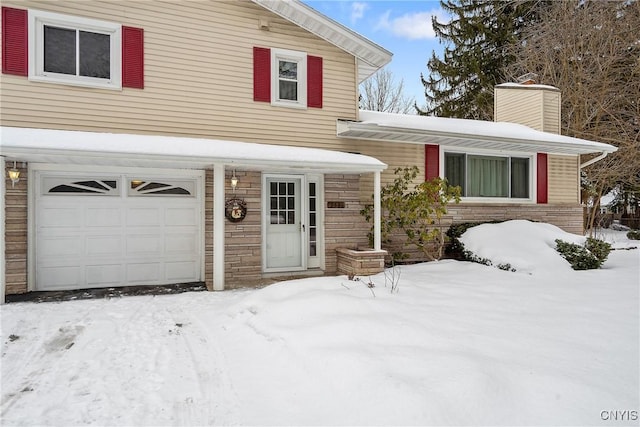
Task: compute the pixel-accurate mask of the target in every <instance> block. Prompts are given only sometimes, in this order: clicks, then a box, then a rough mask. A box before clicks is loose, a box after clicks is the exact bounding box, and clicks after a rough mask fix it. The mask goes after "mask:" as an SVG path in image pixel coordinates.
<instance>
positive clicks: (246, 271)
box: [224, 171, 262, 289]
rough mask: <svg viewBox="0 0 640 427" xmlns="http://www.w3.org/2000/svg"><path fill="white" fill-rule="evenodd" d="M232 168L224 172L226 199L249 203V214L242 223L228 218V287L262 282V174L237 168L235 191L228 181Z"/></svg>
mask: <svg viewBox="0 0 640 427" xmlns="http://www.w3.org/2000/svg"><path fill="white" fill-rule="evenodd" d="M232 175H233V171H227V173H226V175H225V182H226V185H225V190H226V197H225V201H226V200H228V199H230V198H234V197H237V198H239V199H244V201H245V203H246V204H247V215H246V216H245V218H244V219H243V220H242V221H240V222H231V221H228V220H227V219H226V218H225V219H224V221H225V237H224V245H225V249H226V250H225V258H224V260H225V267H224V268H225V289H234V288H238V287H242V286H254V285H260V284H262V230H261V223H262V210H261V207H262V200H261V195H262V189H261V187H262V175H261V173H260V172H241V171H236V177H237V178H238V186H237V188H236V192H235V194H234V193H233V191H232V189H231V186H230V185H229V183H230V182H231V176H232Z"/></svg>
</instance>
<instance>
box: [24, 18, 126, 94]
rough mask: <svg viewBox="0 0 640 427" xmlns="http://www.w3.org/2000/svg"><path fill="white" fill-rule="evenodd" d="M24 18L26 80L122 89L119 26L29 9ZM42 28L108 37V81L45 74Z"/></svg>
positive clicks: (77, 76)
mask: <svg viewBox="0 0 640 427" xmlns="http://www.w3.org/2000/svg"><path fill="white" fill-rule="evenodd" d="M28 15H29V18H28V28H29V30H28V33H29V37H28V39H29V41H28V45H29V80H31V81H37V82H45V83H58V84H67V85H73V86H83V87H94V88H101V89H113V90H120V89H121V88H122V65H121V64H122V26H121V25H120V24H117V23H114V22H108V21H101V20H97V19H89V18H83V17H78V16H71V15H63V14H60V13H53V12H44V11H41V10H34V9H29V11H28ZM45 25H49V26H56V27H61V28H68V29H74V30H82V31H87V32H93V33H100V34H106V35H108V36H109V42H110V57H109V68H110V72H109V79H102V78H97V77H86V76H80V75H68V74H60V73H52V72H47V71H45V70H44V27H45ZM76 50H77V48H76ZM78 55H79V53H78V52H76V58H77V57H78ZM76 72H78V70H76Z"/></svg>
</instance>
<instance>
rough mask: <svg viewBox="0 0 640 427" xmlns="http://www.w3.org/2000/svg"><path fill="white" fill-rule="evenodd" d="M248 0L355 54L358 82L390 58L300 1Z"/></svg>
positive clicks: (387, 53) (383, 49)
mask: <svg viewBox="0 0 640 427" xmlns="http://www.w3.org/2000/svg"><path fill="white" fill-rule="evenodd" d="M252 1H253V2H254V3H256V4H259V5H260V6H262V7H264V8H265V9H267V10H269V11H271V12H273V13H275V14H276V15H279V16H281V17H283V18H285V19H286V20H288V21H290V22H292V23H294V24H296V25H298V26H299V27H302V28H304V29H305V30H307V31H309V32H310V33H312V34H315V35H316V36H318V37H320V38H321V39H324V40H326V41H328V42H329V43H331V44H333V45H335V46H337V47H338V48H340V49H342V50H344V51H345V52H347V53H350V54H351V55H353V56H355V57H356V58H357V60H358V82H359V83H362V82H363V81H364V80H366V79H367V78H368V77H370V76H371V75H372V74H373V73H375V72H376V71H378V70H379V69H380V68H382V67H384V66H385V65H387V64H388V63H389V62H390V61H391V57H392V56H393V54H392V53H391V52H389V51H388V50H386V49H385V48H383V47H382V46H380V45H378V44H376V43H374V42H372V41H371V40H369V39H367V38H366V37H364V36H362V35H360V34H358V33H356V32H355V31H353V30H351V29H349V28H347V27H345V26H344V25H342V24H340V23H338V22H336V21H334V20H333V19H331V18H329V17H328V16H325V15H323V14H321V13H320V12H318V11H316V10H315V9H313V8H311V7H309V6H307V5H306V4H304V3H301V2H300V1H297V0H252Z"/></svg>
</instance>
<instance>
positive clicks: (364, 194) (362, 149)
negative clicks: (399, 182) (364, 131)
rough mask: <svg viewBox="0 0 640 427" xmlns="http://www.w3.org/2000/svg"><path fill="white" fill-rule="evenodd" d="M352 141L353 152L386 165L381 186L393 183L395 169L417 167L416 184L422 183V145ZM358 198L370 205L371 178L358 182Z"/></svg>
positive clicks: (364, 177)
mask: <svg viewBox="0 0 640 427" xmlns="http://www.w3.org/2000/svg"><path fill="white" fill-rule="evenodd" d="M351 141H353V142H352V143H350V146H351V147H353V151H357V152H358V153H361V154H365V155H367V156H372V157H375V158H377V159H378V160H380V161H381V162H384V163H386V164H387V165H388V167H387V169H386V170H385V171H383V172H382V174H381V175H380V182H381V184H382V186H384V185H385V184H388V183H390V182H393V180H394V179H395V178H396V175H395V174H394V173H393V172H394V170H396V168H404V167H411V166H418V168H419V170H420V171H419V175H418V177H417V178H416V182H423V181H424V176H425V175H424V145H422V144H398V143H396V144H394V143H388V142H386V143H385V142H375V141H357V140H351ZM360 183H361V188H360V197H361V199H362V200H363V202H366V203H371V202H372V199H371V195H372V194H373V177H372V176H367V175H364V176H363V177H362V179H361V180H360Z"/></svg>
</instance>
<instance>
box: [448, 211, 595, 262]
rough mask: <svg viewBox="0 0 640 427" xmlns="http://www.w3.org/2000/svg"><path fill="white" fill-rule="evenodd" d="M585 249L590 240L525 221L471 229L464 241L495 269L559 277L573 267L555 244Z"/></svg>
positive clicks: (548, 225)
mask: <svg viewBox="0 0 640 427" xmlns="http://www.w3.org/2000/svg"><path fill="white" fill-rule="evenodd" d="M556 239H560V240H564V241H565V242H570V243H576V244H579V245H583V244H584V242H585V240H586V238H585V237H584V236H578V235H575V234H570V233H567V232H565V231H563V230H562V229H560V228H558V227H556V226H555V225H551V224H545V223H538V222H531V221H525V220H513V221H506V222H502V223H499V224H481V225H478V226H476V227H472V228H470V229H468V230H467V231H466V232H465V233H464V234H463V235H462V236H461V237H460V241H461V242H462V243H463V244H464V247H465V249H467V250H469V251H471V252H473V253H474V254H475V255H476V256H478V257H480V258H486V259H489V260H491V262H492V263H493V265H496V266H497V265H500V264H510V265H511V267H512V268H515V269H516V270H517V271H519V272H524V273H536V274H558V273H559V272H570V271H573V270H572V269H571V265H570V264H569V263H568V262H567V261H566V260H565V259H564V258H562V256H560V254H559V253H558V252H557V251H556V250H555V247H556V243H555V240H556Z"/></svg>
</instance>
